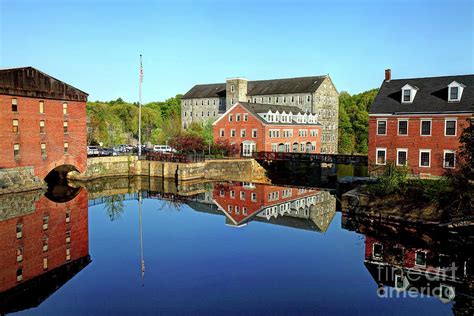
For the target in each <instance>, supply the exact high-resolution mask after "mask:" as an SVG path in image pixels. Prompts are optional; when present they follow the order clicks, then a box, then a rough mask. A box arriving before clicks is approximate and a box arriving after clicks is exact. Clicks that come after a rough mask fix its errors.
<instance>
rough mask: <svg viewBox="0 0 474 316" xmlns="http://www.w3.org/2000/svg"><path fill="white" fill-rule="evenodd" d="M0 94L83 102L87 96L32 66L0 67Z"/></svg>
mask: <svg viewBox="0 0 474 316" xmlns="http://www.w3.org/2000/svg"><path fill="white" fill-rule="evenodd" d="M0 94H6V95H12V96H24V97H32V98H44V99H55V100H67V101H83V102H86V101H87V96H88V94H87V93H85V92H84V91H81V90H79V89H77V88H75V87H73V86H71V85H69V84H67V83H65V82H63V81H61V80H58V79H56V78H54V77H52V76H50V75H48V74H46V73H44V72H42V71H40V70H38V69H36V68H33V67H21V68H8V69H0Z"/></svg>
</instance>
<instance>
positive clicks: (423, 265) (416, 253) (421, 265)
mask: <svg viewBox="0 0 474 316" xmlns="http://www.w3.org/2000/svg"><path fill="white" fill-rule="evenodd" d="M421 252H423V253H424V254H425V264H418V263H417V262H416V256H417V255H418V253H421ZM427 259H428V253H427V252H426V251H425V250H417V251H415V266H416V267H423V268H426V261H427Z"/></svg>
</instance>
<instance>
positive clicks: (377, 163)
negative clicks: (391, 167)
mask: <svg viewBox="0 0 474 316" xmlns="http://www.w3.org/2000/svg"><path fill="white" fill-rule="evenodd" d="M379 151H383V152H384V153H385V159H384V160H385V161H384V163H379V162H378V160H379V159H378V158H379ZM375 164H376V165H378V166H385V165H386V164H387V148H381V147H377V148H375Z"/></svg>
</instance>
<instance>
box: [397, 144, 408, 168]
mask: <svg viewBox="0 0 474 316" xmlns="http://www.w3.org/2000/svg"><path fill="white" fill-rule="evenodd" d="M401 151H402V152H405V153H406V155H407V157H406V158H407V160H406V162H405V164H404V165H402V164H400V163H399V162H398V153H399V152H401ZM396 164H397V166H408V148H397V159H396Z"/></svg>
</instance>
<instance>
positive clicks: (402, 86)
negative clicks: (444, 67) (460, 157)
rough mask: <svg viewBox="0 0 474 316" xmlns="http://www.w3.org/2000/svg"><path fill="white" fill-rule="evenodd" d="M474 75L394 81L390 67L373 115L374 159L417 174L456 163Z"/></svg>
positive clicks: (428, 173)
mask: <svg viewBox="0 0 474 316" xmlns="http://www.w3.org/2000/svg"><path fill="white" fill-rule="evenodd" d="M473 106H474V75H461V76H446V77H431V78H414V79H397V80H392V79H391V72H390V70H389V69H388V70H386V74H385V81H384V82H383V83H382V86H381V87H380V90H379V93H378V94H377V96H376V98H375V100H374V102H373V104H372V106H371V108H370V114H369V161H370V162H371V163H372V164H375V165H386V164H387V163H388V162H394V163H395V164H396V165H398V166H402V165H407V166H408V168H409V170H410V171H411V172H412V173H413V174H415V175H418V176H441V175H443V174H444V173H445V171H446V170H448V169H450V168H455V167H456V159H457V151H458V150H459V136H460V135H461V133H462V131H463V129H464V127H465V126H467V124H469V120H470V119H471V118H472V117H473V113H474V110H473Z"/></svg>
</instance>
